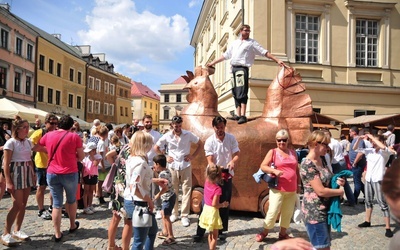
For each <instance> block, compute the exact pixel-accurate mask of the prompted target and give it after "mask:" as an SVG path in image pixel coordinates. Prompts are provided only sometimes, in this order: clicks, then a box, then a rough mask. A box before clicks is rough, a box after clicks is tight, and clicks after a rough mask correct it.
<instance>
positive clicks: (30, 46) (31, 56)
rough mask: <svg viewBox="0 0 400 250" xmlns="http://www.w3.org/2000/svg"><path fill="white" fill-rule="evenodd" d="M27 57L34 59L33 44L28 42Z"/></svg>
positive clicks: (30, 59)
mask: <svg viewBox="0 0 400 250" xmlns="http://www.w3.org/2000/svg"><path fill="white" fill-rule="evenodd" d="M26 59H28V60H29V61H33V46H32V44H28V45H27V46H26Z"/></svg>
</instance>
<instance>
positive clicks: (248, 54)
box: [207, 24, 286, 124]
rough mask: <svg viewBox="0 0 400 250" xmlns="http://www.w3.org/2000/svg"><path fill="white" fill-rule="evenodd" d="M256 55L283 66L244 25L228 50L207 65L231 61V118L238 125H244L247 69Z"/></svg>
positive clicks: (246, 98)
mask: <svg viewBox="0 0 400 250" xmlns="http://www.w3.org/2000/svg"><path fill="white" fill-rule="evenodd" d="M256 55H259V56H265V57H268V58H269V59H272V60H274V61H275V62H276V63H278V64H279V65H280V66H285V67H286V65H285V63H283V62H282V61H281V60H279V59H277V58H276V57H275V56H274V55H272V54H271V53H270V52H269V51H268V50H266V49H264V48H263V47H262V46H261V45H260V44H259V43H258V42H257V41H256V40H254V39H251V38H250V26H249V25H247V24H244V25H243V26H242V27H241V28H240V38H239V39H237V40H235V41H234V42H233V43H232V44H231V45H230V47H229V48H228V50H227V51H226V52H225V53H224V54H223V55H222V56H221V57H220V58H218V59H216V60H214V61H212V62H211V63H208V64H207V66H208V67H212V66H214V65H215V64H217V63H219V62H222V61H224V60H227V59H231V66H232V74H233V88H232V95H233V98H234V100H235V107H236V115H235V116H234V117H233V118H234V119H235V120H237V121H238V123H239V124H242V123H246V122H247V117H246V106H247V100H248V96H247V92H248V90H249V67H251V65H253V63H254V59H255V57H256Z"/></svg>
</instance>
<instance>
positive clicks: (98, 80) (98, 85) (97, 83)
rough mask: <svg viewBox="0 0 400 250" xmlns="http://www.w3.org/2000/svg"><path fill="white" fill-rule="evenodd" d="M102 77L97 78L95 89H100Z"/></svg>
mask: <svg viewBox="0 0 400 250" xmlns="http://www.w3.org/2000/svg"><path fill="white" fill-rule="evenodd" d="M100 83H101V82H100V79H96V84H95V85H94V89H95V90H96V91H100Z"/></svg>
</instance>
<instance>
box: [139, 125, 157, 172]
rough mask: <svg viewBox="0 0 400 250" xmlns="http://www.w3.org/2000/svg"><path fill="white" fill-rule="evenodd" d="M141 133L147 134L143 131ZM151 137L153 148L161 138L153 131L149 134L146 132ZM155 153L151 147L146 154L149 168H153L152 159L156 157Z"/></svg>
mask: <svg viewBox="0 0 400 250" xmlns="http://www.w3.org/2000/svg"><path fill="white" fill-rule="evenodd" d="M143 132H145V133H147V132H146V131H145V130H143ZM148 133H149V134H150V135H151V137H153V146H154V145H155V144H156V143H157V142H158V140H159V139H160V138H161V134H160V133H159V132H157V131H155V130H153V129H152V130H150V132H148ZM156 155H157V153H156V151H155V150H154V147H151V149H150V151H149V152H148V153H147V159H149V166H150V167H153V158H154V156H156Z"/></svg>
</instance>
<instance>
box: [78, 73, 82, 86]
mask: <svg viewBox="0 0 400 250" xmlns="http://www.w3.org/2000/svg"><path fill="white" fill-rule="evenodd" d="M78 84H82V72H78Z"/></svg>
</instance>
